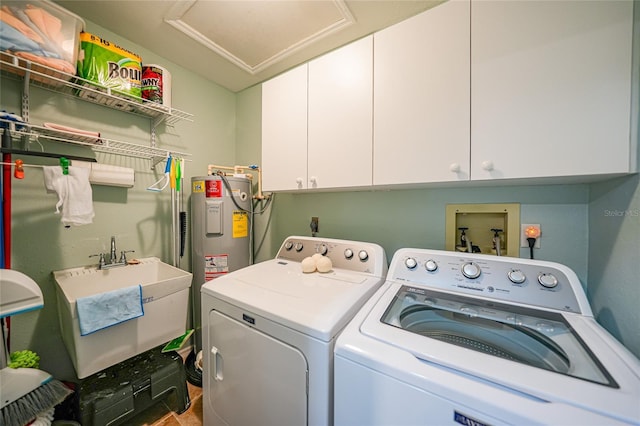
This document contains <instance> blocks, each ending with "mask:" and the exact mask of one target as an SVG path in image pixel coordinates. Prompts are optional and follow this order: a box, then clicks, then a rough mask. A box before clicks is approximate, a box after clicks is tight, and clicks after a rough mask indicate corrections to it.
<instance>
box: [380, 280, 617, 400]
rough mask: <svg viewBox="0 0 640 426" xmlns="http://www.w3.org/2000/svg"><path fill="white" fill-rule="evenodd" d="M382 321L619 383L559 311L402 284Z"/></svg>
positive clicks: (520, 360) (564, 371)
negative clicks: (519, 305)
mask: <svg viewBox="0 0 640 426" xmlns="http://www.w3.org/2000/svg"><path fill="white" fill-rule="evenodd" d="M381 321H382V322H383V323H385V324H389V325H392V326H394V327H398V328H401V329H403V330H406V331H409V332H411V333H414V334H417V335H420V336H424V337H426V338H430V339H436V340H439V341H442V342H446V343H450V344H453V345H456V346H460V347H464V348H466V349H471V350H473V351H476V352H482V353H484V354H488V355H491V356H494V357H498V358H503V359H507V360H510V361H514V362H518V363H521V364H525V365H528V366H530V367H536V368H542V369H544V370H547V371H551V372H555V373H559V374H564V375H568V376H572V377H576V378H579V379H583V380H588V381H591V382H595V383H598V384H601V385H606V386H610V387H615V388H617V387H618V384H617V383H616V382H615V380H614V379H613V378H612V377H611V375H610V374H609V373H608V372H607V371H606V370H605V369H604V367H603V366H602V365H601V364H600V362H599V361H598V360H597V358H595V357H594V356H593V354H592V353H591V351H590V350H589V348H588V347H587V346H586V345H585V344H584V342H583V341H582V340H581V339H580V337H579V336H578V335H577V334H576V333H575V332H574V330H573V329H572V328H571V326H570V325H569V324H568V323H567V322H566V321H565V319H564V318H563V316H562V315H561V314H560V313H557V312H549V311H539V310H534V309H530V308H524V307H518V306H512V305H506V304H504V303H499V302H493V301H485V300H480V299H473V298H470V297H465V296H460V295H453V294H449V293H442V292H437V291H433V290H428V289H425V288H421V287H412V286H402V287H401V288H400V290H399V291H398V292H397V293H396V296H395V297H394V298H393V301H392V303H391V304H390V305H389V307H388V309H387V311H386V312H385V314H384V316H383V317H382V319H381Z"/></svg>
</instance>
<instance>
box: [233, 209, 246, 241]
mask: <svg viewBox="0 0 640 426" xmlns="http://www.w3.org/2000/svg"><path fill="white" fill-rule="evenodd" d="M247 236H249V214H248V213H247V212H243V211H241V210H234V211H233V238H245V237H247Z"/></svg>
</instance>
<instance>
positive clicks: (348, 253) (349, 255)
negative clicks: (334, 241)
mask: <svg viewBox="0 0 640 426" xmlns="http://www.w3.org/2000/svg"><path fill="white" fill-rule="evenodd" d="M344 257H345V258H346V259H351V258H353V250H351V249H346V250H345V251H344Z"/></svg>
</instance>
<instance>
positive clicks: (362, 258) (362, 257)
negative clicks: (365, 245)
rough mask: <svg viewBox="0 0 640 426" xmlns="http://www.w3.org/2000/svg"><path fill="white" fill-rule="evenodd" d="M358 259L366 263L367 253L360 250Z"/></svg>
mask: <svg viewBox="0 0 640 426" xmlns="http://www.w3.org/2000/svg"><path fill="white" fill-rule="evenodd" d="M358 258H359V259H360V260H361V261H363V262H366V261H367V259H369V253H367V251H366V250H360V251H359V252H358Z"/></svg>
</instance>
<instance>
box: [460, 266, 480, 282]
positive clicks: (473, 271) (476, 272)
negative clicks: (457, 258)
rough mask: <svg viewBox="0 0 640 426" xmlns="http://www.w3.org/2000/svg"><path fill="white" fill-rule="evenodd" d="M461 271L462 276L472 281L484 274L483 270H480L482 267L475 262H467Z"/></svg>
mask: <svg viewBox="0 0 640 426" xmlns="http://www.w3.org/2000/svg"><path fill="white" fill-rule="evenodd" d="M461 271H462V275H464V276H465V277H467V278H470V279H472V280H473V279H476V278H478V277H479V276H480V274H482V269H480V266H478V264H477V263H473V262H467V263H465V264H464V265H462V268H461Z"/></svg>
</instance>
